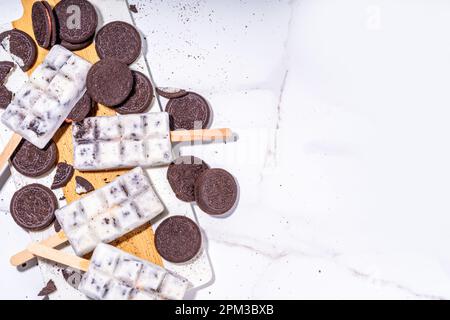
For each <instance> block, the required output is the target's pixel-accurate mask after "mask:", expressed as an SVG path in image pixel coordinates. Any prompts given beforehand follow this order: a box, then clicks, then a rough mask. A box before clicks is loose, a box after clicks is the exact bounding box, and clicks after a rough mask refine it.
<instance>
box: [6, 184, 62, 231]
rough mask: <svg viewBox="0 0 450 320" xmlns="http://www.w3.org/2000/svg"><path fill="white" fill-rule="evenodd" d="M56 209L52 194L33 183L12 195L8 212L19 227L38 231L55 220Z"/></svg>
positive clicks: (55, 201) (44, 187)
mask: <svg viewBox="0 0 450 320" xmlns="http://www.w3.org/2000/svg"><path fill="white" fill-rule="evenodd" d="M57 207H58V201H57V200H56V197H55V195H54V194H53V192H52V191H51V190H50V189H49V188H47V187H46V186H43V185H41V184H38V183H33V184H30V185H27V186H25V187H23V188H21V189H20V190H18V191H16V192H15V193H14V195H13V197H12V199H11V203H10V212H11V215H12V217H13V219H14V221H15V222H16V223H17V224H18V225H19V226H21V227H22V228H24V229H27V230H31V231H38V230H42V229H44V228H46V227H48V226H49V225H50V224H51V223H52V222H53V220H55V210H56V209H57Z"/></svg>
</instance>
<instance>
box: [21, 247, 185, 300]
mask: <svg viewBox="0 0 450 320" xmlns="http://www.w3.org/2000/svg"><path fill="white" fill-rule="evenodd" d="M28 250H29V251H30V252H32V253H33V254H35V255H36V256H38V257H41V258H45V259H48V260H51V261H54V262H58V263H61V264H64V265H67V266H69V267H72V268H75V269H79V270H81V271H85V274H84V275H83V277H82V279H81V282H80V285H79V287H78V290H80V291H81V292H82V293H84V294H85V295H86V296H88V297H89V298H91V299H95V300H181V299H183V298H184V296H185V294H186V292H187V290H188V289H189V288H190V287H191V284H190V283H189V281H188V280H187V279H185V278H183V277H180V276H179V275H177V274H175V273H173V272H171V271H169V270H166V269H165V268H163V267H160V266H158V265H156V264H153V263H151V262H149V261H147V260H143V259H140V258H138V257H136V256H133V255H131V254H129V253H126V252H125V251H122V250H120V249H117V248H115V247H113V246H111V245H108V244H104V243H101V244H99V245H98V246H97V247H96V248H95V251H94V253H93V254H92V258H91V260H90V261H89V260H86V259H83V258H80V257H77V256H74V255H71V254H68V253H66V252H63V251H60V250H56V249H53V248H49V247H47V246H45V245H42V244H39V243H32V244H30V245H29V246H28Z"/></svg>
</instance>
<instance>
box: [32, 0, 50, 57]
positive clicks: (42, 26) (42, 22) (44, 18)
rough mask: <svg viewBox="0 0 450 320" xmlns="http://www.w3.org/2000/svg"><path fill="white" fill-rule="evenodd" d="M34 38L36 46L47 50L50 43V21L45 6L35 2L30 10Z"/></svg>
mask: <svg viewBox="0 0 450 320" xmlns="http://www.w3.org/2000/svg"><path fill="white" fill-rule="evenodd" d="M31 21H32V24H33V32H34V37H35V39H36V42H37V43H38V45H39V46H40V47H42V48H45V49H48V48H49V47H50V43H51V41H52V20H51V17H50V14H49V12H48V10H47V8H46V7H45V5H44V4H43V3H42V2H40V1H36V2H35V3H33V6H32V8H31Z"/></svg>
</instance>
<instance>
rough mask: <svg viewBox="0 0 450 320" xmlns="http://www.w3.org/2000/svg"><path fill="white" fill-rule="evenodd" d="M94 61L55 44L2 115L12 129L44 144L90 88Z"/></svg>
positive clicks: (5, 122)
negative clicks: (89, 80) (88, 60)
mask: <svg viewBox="0 0 450 320" xmlns="http://www.w3.org/2000/svg"><path fill="white" fill-rule="evenodd" d="M90 68H91V64H90V63H89V62H87V61H86V60H84V59H82V58H80V57H79V56H77V55H76V54H73V53H72V52H71V51H69V50H67V49H65V48H64V47H61V46H58V45H56V46H54V47H53V48H52V49H51V50H50V52H49V53H48V55H47V56H46V58H45V60H44V61H43V63H42V64H41V65H39V66H38V67H37V68H36V69H35V70H34V72H33V73H32V75H31V77H30V80H29V81H28V82H27V83H26V84H25V85H24V86H23V87H22V88H21V89H20V90H19V91H18V92H17V93H16V95H15V96H14V98H13V100H12V102H11V103H10V104H9V106H8V107H7V108H6V110H5V112H4V113H3V115H2V118H1V120H2V122H3V123H4V124H5V125H6V126H7V127H8V128H10V129H11V130H13V131H15V132H16V133H18V134H20V135H21V136H22V137H23V138H25V139H26V140H28V141H29V142H31V143H32V144H34V145H35V146H37V147H38V148H44V147H45V146H46V145H47V143H48V142H49V141H50V139H51V138H52V137H53V135H54V134H55V132H56V130H58V128H59V127H60V126H61V124H62V123H63V121H64V119H66V117H67V116H68V115H69V113H70V111H71V110H72V108H73V107H74V106H75V104H76V103H77V101H78V100H79V99H80V98H81V96H82V95H83V94H84V93H85V91H86V76H87V73H88V71H89V69H90Z"/></svg>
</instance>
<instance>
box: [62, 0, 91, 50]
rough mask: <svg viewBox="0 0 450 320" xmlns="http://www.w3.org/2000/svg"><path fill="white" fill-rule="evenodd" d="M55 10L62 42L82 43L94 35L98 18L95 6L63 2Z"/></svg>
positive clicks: (76, 0) (83, 0) (83, 1)
mask: <svg viewBox="0 0 450 320" xmlns="http://www.w3.org/2000/svg"><path fill="white" fill-rule="evenodd" d="M74 8H78V10H76V9H74ZM53 10H54V12H55V16H56V20H57V23H58V27H59V38H60V39H61V40H64V41H67V42H69V43H82V42H86V41H87V40H88V39H89V38H91V37H92V36H93V35H94V33H95V29H96V28H97V24H98V17H97V12H96V11H95V8H94V6H93V5H92V4H91V3H89V1H86V0H62V1H60V2H58V4H57V5H56V6H55V8H54V9H53Z"/></svg>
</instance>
